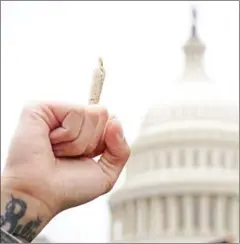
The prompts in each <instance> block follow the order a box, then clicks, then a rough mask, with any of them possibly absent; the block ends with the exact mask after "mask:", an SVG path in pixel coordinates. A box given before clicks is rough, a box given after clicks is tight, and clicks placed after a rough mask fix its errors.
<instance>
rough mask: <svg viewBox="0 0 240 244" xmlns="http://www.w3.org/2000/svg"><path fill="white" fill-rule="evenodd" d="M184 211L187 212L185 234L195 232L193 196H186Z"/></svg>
mask: <svg viewBox="0 0 240 244" xmlns="http://www.w3.org/2000/svg"><path fill="white" fill-rule="evenodd" d="M183 201H184V213H185V216H184V217H185V223H184V232H185V234H186V235H187V236H188V235H192V233H193V216H194V215H193V199H192V196H191V195H190V196H184V198H183Z"/></svg>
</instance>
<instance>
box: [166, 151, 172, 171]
mask: <svg viewBox="0 0 240 244" xmlns="http://www.w3.org/2000/svg"><path fill="white" fill-rule="evenodd" d="M165 156H166V158H165V160H166V168H171V166H172V157H171V156H172V155H171V152H169V151H167V152H166V153H165Z"/></svg>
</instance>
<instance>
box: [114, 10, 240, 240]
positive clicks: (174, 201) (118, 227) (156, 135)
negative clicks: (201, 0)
mask: <svg viewBox="0 0 240 244" xmlns="http://www.w3.org/2000/svg"><path fill="white" fill-rule="evenodd" d="M195 20H196V12H195V11H193V23H192V29H191V36H190V38H189V40H188V41H187V42H186V44H185V46H184V52H185V58H186V61H185V70H184V73H183V76H182V78H181V79H180V80H179V81H178V83H177V84H175V86H174V89H173V90H171V94H170V97H167V96H166V97H165V98H164V99H163V101H162V103H161V104H160V105H159V104H158V105H155V106H153V107H151V108H150V109H149V111H148V113H147V115H146V118H145V120H144V121H143V124H142V126H141V128H140V133H139V136H138V137H137V139H136V141H135V142H134V144H133V145H132V154H131V157H130V159H129V162H128V164H127V177H126V182H125V184H124V185H123V186H122V187H121V188H120V189H119V190H117V191H116V192H114V193H113V194H112V195H111V198H110V208H111V215H112V222H111V241H112V242H155V243H207V242H210V241H212V240H214V239H219V238H221V237H223V236H224V235H229V234H231V235H233V236H234V238H235V240H236V241H237V240H239V107H238V106H236V103H233V102H230V101H229V102H227V101H226V99H224V98H223V96H224V94H221V93H220V92H219V90H218V86H217V84H216V83H215V82H214V81H212V80H211V79H209V78H208V77H207V75H206V73H205V71H204V68H203V62H202V61H203V57H204V51H205V46H204V44H203V43H202V42H201V41H200V39H199V37H198V35H197V30H196V23H195Z"/></svg>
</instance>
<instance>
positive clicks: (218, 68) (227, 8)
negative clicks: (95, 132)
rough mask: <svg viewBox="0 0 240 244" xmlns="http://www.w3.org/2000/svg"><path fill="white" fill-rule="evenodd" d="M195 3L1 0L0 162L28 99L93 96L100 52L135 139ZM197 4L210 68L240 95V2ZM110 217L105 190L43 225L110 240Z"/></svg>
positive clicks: (113, 100)
mask: <svg viewBox="0 0 240 244" xmlns="http://www.w3.org/2000/svg"><path fill="white" fill-rule="evenodd" d="M192 3H193V2H189V1H186V2H181V1H180V2H173V1H168V2H164V1H154V2H149V1H142V2H129V1H125V2H120V1H117V2H113V1H112V2H111V1H109V2H94V1H89V2H83V1H74V2H70V1H69V2H67V1H66V2H64V1H61V2H57V1H53V2H49V1H44V2H40V1H39V2H37V1H32V2H30V1H29V2H20V1H17V2H13V1H6V2H5V1H2V2H1V61H2V62H1V65H2V66H1V71H2V72H1V87H2V89H1V115H2V116H1V124H2V131H1V141H2V145H1V164H2V165H3V164H4V161H5V158H6V153H7V148H8V145H9V141H10V139H11V136H12V133H13V130H14V128H15V126H16V123H17V119H18V116H19V113H20V111H21V108H22V106H23V105H24V104H25V103H26V102H27V101H29V100H58V101H66V102H73V103H79V104H85V103H87V97H88V91H89V86H90V82H91V76H92V70H93V69H94V68H95V66H96V65H97V58H98V56H99V55H101V56H102V57H103V59H104V63H105V68H106V71H107V78H106V83H105V87H104V91H103V97H102V100H101V103H103V104H104V105H107V107H108V108H109V109H110V111H111V112H113V113H115V114H117V115H118V117H119V118H120V120H121V121H122V123H123V126H124V129H125V133H126V137H127V139H128V140H129V142H132V141H133V140H134V138H135V137H136V135H137V132H138V127H139V125H140V122H141V120H142V118H143V117H144V114H145V112H146V111H147V108H148V106H149V105H150V104H151V103H152V102H153V101H157V100H158V98H157V97H159V98H160V97H161V96H163V95H164V94H165V93H166V92H167V91H168V93H169V90H168V89H169V88H170V86H171V85H172V84H173V81H175V80H176V79H177V78H178V77H179V76H180V75H181V72H182V68H183V65H184V63H183V58H184V57H183V53H182V50H181V47H182V45H183V44H184V42H185V41H186V39H187V38H188V36H189V32H190V20H191V19H190V17H191V15H190V7H191V5H192ZM196 6H197V7H198V11H199V14H198V15H199V18H198V26H199V27H198V28H199V33H200V36H201V39H202V40H203V41H204V43H205V44H206V46H207V50H206V55H205V59H206V62H205V64H206V70H207V73H208V74H209V76H210V77H211V78H213V79H214V80H215V81H216V85H217V86H218V88H217V89H221V90H222V91H227V95H226V97H225V98H224V99H228V98H229V99H231V98H235V99H236V98H238V96H239V94H238V88H239V82H238V80H239V3H238V1H235V2H231V1H216V2H215V1H214V2H211V1H206V2H196ZM122 179H123V178H122ZM121 182H123V180H122V181H120V183H119V184H121ZM108 220H109V214H108V206H107V197H106V196H105V197H101V198H99V199H97V200H95V201H93V202H92V203H89V204H87V205H85V206H81V207H78V208H75V209H72V210H68V211H66V212H64V213H62V214H60V215H59V216H58V217H56V218H55V219H54V220H53V221H52V222H51V223H50V224H49V225H48V226H47V227H46V228H45V230H44V231H43V233H45V234H46V235H47V236H48V237H49V238H50V239H51V241H53V242H104V241H106V240H108V230H109V228H108V226H109V221H108Z"/></svg>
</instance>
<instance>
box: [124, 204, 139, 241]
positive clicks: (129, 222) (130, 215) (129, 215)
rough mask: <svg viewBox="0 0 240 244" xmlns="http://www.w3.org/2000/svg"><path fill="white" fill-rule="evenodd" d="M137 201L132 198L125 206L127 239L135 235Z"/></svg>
mask: <svg viewBox="0 0 240 244" xmlns="http://www.w3.org/2000/svg"><path fill="white" fill-rule="evenodd" d="M134 203H135V202H134V201H133V200H132V201H130V202H127V203H126V206H125V209H126V211H125V218H126V221H125V225H126V226H125V234H126V237H127V239H130V238H132V237H133V236H134V235H135V218H136V215H135V204H134Z"/></svg>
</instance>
